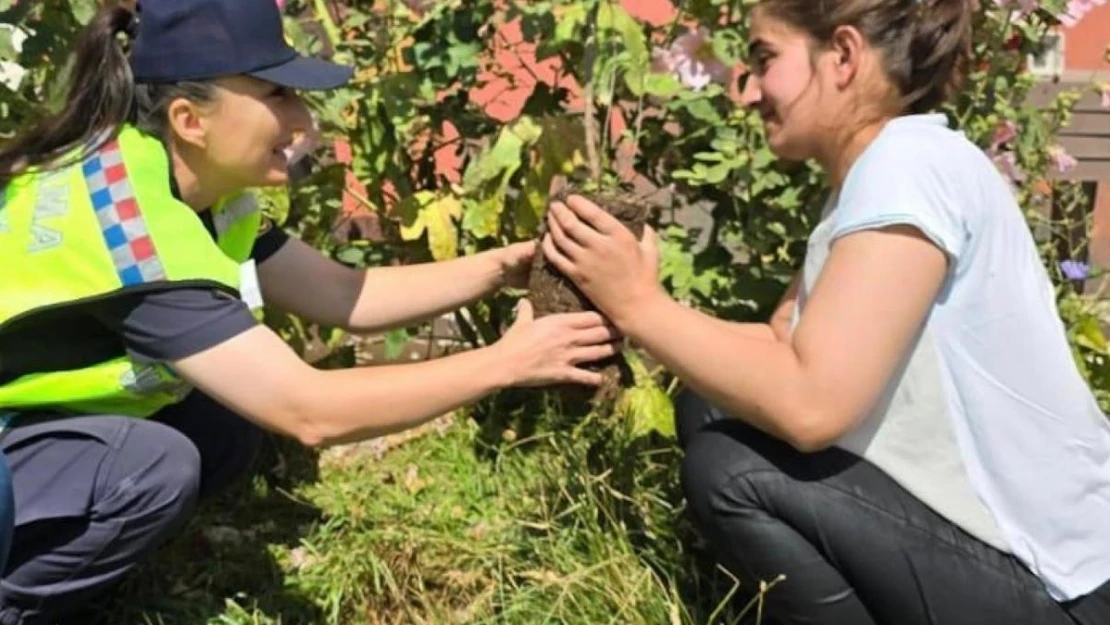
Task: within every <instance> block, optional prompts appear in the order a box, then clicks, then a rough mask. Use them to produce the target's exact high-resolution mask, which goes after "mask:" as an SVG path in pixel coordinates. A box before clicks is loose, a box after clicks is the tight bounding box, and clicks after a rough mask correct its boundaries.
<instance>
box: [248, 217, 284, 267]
mask: <svg viewBox="0 0 1110 625" xmlns="http://www.w3.org/2000/svg"><path fill="white" fill-rule="evenodd" d="M264 225H265V227H266V228H267V229H266V230H265V231H264V232H263V233H262V234H260V235H258V238H256V239H255V240H254V247H253V248H251V259H252V260H254V262H255V264H258V265H261V264H262V263H263V262H265V260H266V259H267V258H269V257H271V256H273V255H274V254H276V253H277V251H278V250H280V249H281V246H283V245H285V242H286V241H288V240H289V235H288V234H286V233H285V231H284V230H282V229H281V228H276V227H274V226H273V225H272V224H270V223H269V222H264Z"/></svg>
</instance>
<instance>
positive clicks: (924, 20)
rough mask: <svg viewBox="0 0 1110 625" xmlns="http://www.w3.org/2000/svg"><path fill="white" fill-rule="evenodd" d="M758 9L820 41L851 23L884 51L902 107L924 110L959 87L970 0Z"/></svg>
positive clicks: (849, 0)
mask: <svg viewBox="0 0 1110 625" xmlns="http://www.w3.org/2000/svg"><path fill="white" fill-rule="evenodd" d="M759 6H760V10H762V11H765V12H766V14H767V15H768V16H770V17H773V18H775V19H778V20H780V21H782V22H785V23H786V24H789V25H790V26H792V27H794V28H796V29H798V30H800V31H802V32H805V33H808V34H809V35H810V36H811V37H812V38H813V39H814V41H815V42H816V43H817V44H818V45H827V44H829V43H830V42H831V40H832V37H833V33H834V31H835V30H836V29H837V28H838V27H840V26H853V27H855V28H856V29H857V30H859V31H860V33H861V34H862V35H863V37H864V38H865V39H866V40H867V42H868V43H869V44H870V45H871V46H872V47H873V48H875V49H876V50H878V51H879V52H880V53H881V54H882V59H883V67H884V69H885V70H886V73H887V76H889V77H890V79H891V81H892V82H893V84H894V86H895V87H896V88H897V89H898V93H899V94H900V96H901V104H902V111H903V112H909V113H923V112H926V111H929V110H932V109H934V108H936V107H937V106H939V105H941V104H943V103H945V102H947V101H948V100H949V99H950V98H952V97H953V96H954V95H955V94H956V92H957V91H958V90H959V89H960V87H961V86H962V84H963V81H964V79H965V78H966V76H967V69H968V64H969V61H970V59H971V13H972V7H971V0H762V2H760V5H759Z"/></svg>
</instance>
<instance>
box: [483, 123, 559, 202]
mask: <svg viewBox="0 0 1110 625" xmlns="http://www.w3.org/2000/svg"><path fill="white" fill-rule="evenodd" d="M542 134H543V129H542V128H540V127H539V126H538V125H537V124H536V123H535V122H533V121H532V119H531V118H529V117H527V116H525V117H521V118H520V119H518V120H517V121H516V122H515V123H513V125H511V126H506V127H505V128H503V129H502V130H501V132H500V133H499V134H498V136H497V140H496V141H495V142H494V144H493V147H491V148H490V149H489V150H487V151H485V152H483V153H482V154H480V155H478V157H477V158H476V159H475V160H474V161H472V162H471V163H470V166H469V167H467V168H466V173H465V174H463V188H464V189H465V190H466V191H467V192H474V191H478V190H479V188H480V187H481V186H482V185H483V184H485V183H487V182H489V181H491V180H495V179H497V178H499V177H500V176H502V175H503V174H504V173H505V172H506V171H508V172H509V175H511V174H512V173H515V172H516V170H517V169H518V168H519V167H520V164H521V159H522V158H523V155H522V150H523V149H524V147H525V146H530V145H533V144H534V143H535V142H536V141H537V140H539V138H540V135H542Z"/></svg>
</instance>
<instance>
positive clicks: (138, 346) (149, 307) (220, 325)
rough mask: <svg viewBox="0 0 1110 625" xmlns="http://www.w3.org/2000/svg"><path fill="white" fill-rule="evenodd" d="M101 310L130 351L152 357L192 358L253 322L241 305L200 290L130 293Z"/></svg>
mask: <svg viewBox="0 0 1110 625" xmlns="http://www.w3.org/2000/svg"><path fill="white" fill-rule="evenodd" d="M100 312H101V315H103V317H102V319H103V320H104V322H105V323H106V324H107V325H109V326H114V327H115V329H117V331H118V332H119V334H120V336H121V337H122V338H123V344H124V347H126V349H127V350H128V351H129V352H130V353H131V354H133V355H134V356H137V357H139V358H143V359H149V360H155V361H171V360H180V359H181V358H185V357H188V356H192V355H193V354H196V353H198V352H202V351H204V350H206V349H208V348H210V347H214V346H216V345H219V344H220V343H223V342H224V341H226V340H228V339H230V338H232V337H234V336H236V335H238V334H240V333H242V332H245V331H246V330H249V329H251V328H253V327H254V326H256V325H258V321H257V320H255V318H254V317H253V316H252V315H251V313H250V309H249V308H247V305H246V304H245V303H243V302H242V301H240V300H238V299H235V298H233V297H231V296H230V295H228V294H226V293H223V292H221V291H218V290H216V289H204V288H181V289H173V290H169V291H161V292H157V293H146V294H141V295H134V296H130V297H127V298H122V299H117V300H115V301H113V302H111V303H110V304H107V305H105V307H104V308H103V309H102V310H101V311H100Z"/></svg>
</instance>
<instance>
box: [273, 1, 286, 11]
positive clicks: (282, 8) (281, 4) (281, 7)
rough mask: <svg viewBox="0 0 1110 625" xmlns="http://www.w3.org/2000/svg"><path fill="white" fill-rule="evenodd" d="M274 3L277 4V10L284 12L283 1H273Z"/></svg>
mask: <svg viewBox="0 0 1110 625" xmlns="http://www.w3.org/2000/svg"><path fill="white" fill-rule="evenodd" d="M274 1H275V2H277V8H278V10H279V11H284V10H285V0H274Z"/></svg>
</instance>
